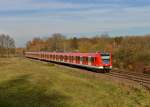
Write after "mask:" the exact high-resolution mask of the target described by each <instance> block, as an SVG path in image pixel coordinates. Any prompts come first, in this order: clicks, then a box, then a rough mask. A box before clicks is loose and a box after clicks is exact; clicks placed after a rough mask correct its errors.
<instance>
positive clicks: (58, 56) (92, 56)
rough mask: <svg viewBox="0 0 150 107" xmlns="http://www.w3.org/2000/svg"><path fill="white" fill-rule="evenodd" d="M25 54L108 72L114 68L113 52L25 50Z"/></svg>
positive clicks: (30, 56)
mask: <svg viewBox="0 0 150 107" xmlns="http://www.w3.org/2000/svg"><path fill="white" fill-rule="evenodd" d="M25 56H26V57H28V58H32V59H37V60H42V61H50V62H56V63H62V64H67V65H74V66H79V67H85V68H90V69H92V70H96V71H107V72H108V71H109V70H111V69H112V54H111V53H103V52H97V53H61V52H60V53H59V52H25Z"/></svg>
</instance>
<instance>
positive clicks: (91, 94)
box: [0, 58, 150, 107]
mask: <svg viewBox="0 0 150 107" xmlns="http://www.w3.org/2000/svg"><path fill="white" fill-rule="evenodd" d="M6 62H7V63H6ZM1 63H3V64H1ZM0 107H150V93H149V92H148V91H146V90H144V89H136V88H130V87H129V88H127V87H125V86H123V85H118V84H114V83H113V82H112V81H109V80H105V79H101V78H96V77H95V76H94V75H90V74H83V73H81V72H80V71H79V70H76V69H68V68H63V67H60V66H55V65H54V64H48V63H42V62H36V61H32V60H28V59H23V58H9V59H0Z"/></svg>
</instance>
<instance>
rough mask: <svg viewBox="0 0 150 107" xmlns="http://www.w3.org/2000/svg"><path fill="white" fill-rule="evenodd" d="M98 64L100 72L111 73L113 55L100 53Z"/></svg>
mask: <svg viewBox="0 0 150 107" xmlns="http://www.w3.org/2000/svg"><path fill="white" fill-rule="evenodd" d="M98 54H99V55H98V57H99V58H98V59H99V60H98V64H99V71H100V72H110V70H111V69H112V55H111V53H98Z"/></svg>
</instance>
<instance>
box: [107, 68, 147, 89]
mask: <svg viewBox="0 0 150 107" xmlns="http://www.w3.org/2000/svg"><path fill="white" fill-rule="evenodd" d="M106 75H109V76H112V77H116V78H122V79H127V80H132V81H135V82H137V83H139V84H140V85H141V86H143V87H145V88H147V89H148V90H150V75H146V74H139V73H131V72H121V71H119V70H115V71H112V72H110V73H107V74H106Z"/></svg>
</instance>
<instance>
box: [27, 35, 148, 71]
mask: <svg viewBox="0 0 150 107" xmlns="http://www.w3.org/2000/svg"><path fill="white" fill-rule="evenodd" d="M105 35H106V34H105ZM26 50H27V51H51V52H54V51H55V52H97V51H101V52H105V51H106V52H112V55H113V65H114V66H115V67H119V68H123V69H124V68H125V69H130V70H132V71H141V70H142V69H143V67H144V66H147V65H149V64H150V35H145V36H117V37H109V35H107V36H104V35H100V36H95V37H90V38H87V37H80V38H77V37H72V38H67V37H65V36H64V35H62V34H59V33H56V34H53V35H52V36H50V37H47V38H44V39H41V38H33V40H31V41H28V42H27V45H26Z"/></svg>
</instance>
